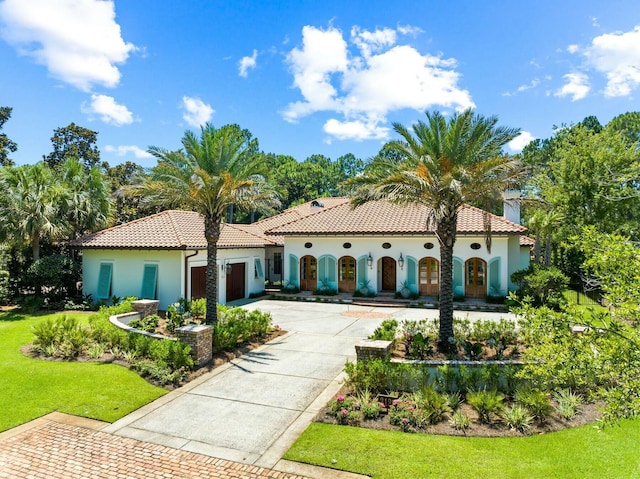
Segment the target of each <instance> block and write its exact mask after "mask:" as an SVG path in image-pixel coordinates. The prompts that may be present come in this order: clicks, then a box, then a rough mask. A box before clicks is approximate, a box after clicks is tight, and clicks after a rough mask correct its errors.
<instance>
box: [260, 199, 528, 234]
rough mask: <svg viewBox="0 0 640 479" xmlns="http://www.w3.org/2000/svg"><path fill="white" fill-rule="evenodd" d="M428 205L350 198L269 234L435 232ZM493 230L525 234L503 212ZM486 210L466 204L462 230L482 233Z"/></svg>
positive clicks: (460, 220) (493, 220)
mask: <svg viewBox="0 0 640 479" xmlns="http://www.w3.org/2000/svg"><path fill="white" fill-rule="evenodd" d="M428 217H429V208H427V207H425V206H422V205H419V204H409V205H404V206H400V205H396V204H393V203H389V202H387V201H371V202H369V203H366V204H364V205H362V206H359V207H357V208H355V209H353V208H352V207H351V205H350V204H349V199H348V198H342V201H337V202H335V204H334V205H333V206H326V207H325V208H322V209H320V211H319V212H318V213H317V214H314V215H310V216H306V217H304V218H293V219H292V220H291V221H290V222H288V223H285V224H282V225H281V226H276V227H272V228H271V229H268V230H266V234H267V235H278V236H287V235H334V234H340V235H344V234H347V235H348V234H358V235H360V234H386V235H400V234H425V233H430V232H432V229H431V228H428V225H427V221H428ZM490 218H491V231H492V232H493V233H496V234H522V233H525V232H526V231H527V229H526V228H525V227H524V226H521V225H518V224H516V223H512V222H511V221H508V220H506V219H504V218H502V217H500V216H496V215H490ZM483 225H484V221H483V211H482V210H480V209H478V208H474V207H473V206H468V205H464V206H463V207H462V208H461V210H460V212H459V214H458V233H459V234H482V233H483V231H484V226H483Z"/></svg>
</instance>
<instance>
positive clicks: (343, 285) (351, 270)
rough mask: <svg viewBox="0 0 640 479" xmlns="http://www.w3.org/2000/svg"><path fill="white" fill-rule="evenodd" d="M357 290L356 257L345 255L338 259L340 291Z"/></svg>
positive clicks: (350, 291)
mask: <svg viewBox="0 0 640 479" xmlns="http://www.w3.org/2000/svg"><path fill="white" fill-rule="evenodd" d="M355 290H356V259H355V258H353V257H352V256H343V257H342V258H340V259H339V260H338V291H339V292H341V293H353V292H354V291H355Z"/></svg>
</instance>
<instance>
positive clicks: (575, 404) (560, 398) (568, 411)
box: [553, 389, 582, 421]
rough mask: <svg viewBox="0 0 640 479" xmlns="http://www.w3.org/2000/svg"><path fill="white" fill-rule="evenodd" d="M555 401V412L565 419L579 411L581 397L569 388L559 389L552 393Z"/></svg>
mask: <svg viewBox="0 0 640 479" xmlns="http://www.w3.org/2000/svg"><path fill="white" fill-rule="evenodd" d="M553 399H554V400H555V401H556V411H557V413H558V414H559V415H560V416H561V417H562V418H564V419H566V420H567V421H569V420H571V419H573V418H574V417H575V416H576V415H577V414H578V412H579V409H580V405H581V404H582V398H581V397H580V396H579V395H578V394H575V393H573V392H572V391H571V390H570V389H561V390H560V391H556V392H554V393H553Z"/></svg>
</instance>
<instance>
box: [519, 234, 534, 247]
mask: <svg viewBox="0 0 640 479" xmlns="http://www.w3.org/2000/svg"><path fill="white" fill-rule="evenodd" d="M535 245H536V240H535V239H533V238H530V237H528V236H525V235H521V236H520V246H528V247H530V248H531V247H533V246H535Z"/></svg>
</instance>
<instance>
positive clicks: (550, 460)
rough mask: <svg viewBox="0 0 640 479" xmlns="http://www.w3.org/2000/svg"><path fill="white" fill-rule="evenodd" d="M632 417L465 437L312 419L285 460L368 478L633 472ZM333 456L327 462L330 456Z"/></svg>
mask: <svg viewBox="0 0 640 479" xmlns="http://www.w3.org/2000/svg"><path fill="white" fill-rule="evenodd" d="M639 438H640V420H635V421H623V422H621V423H620V425H619V426H611V427H608V428H606V429H604V430H602V431H598V430H596V429H594V428H593V427H591V426H583V427H580V428H575V429H567V430H564V431H560V432H556V433H550V434H545V435H540V436H530V437H518V438H466V437H449V436H429V435H423V434H408V433H402V432H389V431H375V430H371V429H364V428H357V427H348V426H337V425H331V424H320V423H313V424H311V426H309V428H308V429H307V430H306V431H305V432H304V433H303V434H302V436H301V437H300V438H299V439H298V440H297V441H296V443H295V444H294V445H293V446H292V448H291V449H290V450H289V452H287V454H286V455H285V457H284V458H285V459H289V460H292V461H299V462H305V463H310V464H316V465H321V466H326V467H333V468H337V469H342V470H346V471H351V472H357V473H360V474H366V475H369V476H372V477H373V478H374V479H396V478H400V477H401V478H403V479H412V478H414V479H418V478H420V479H423V478H442V477H446V478H448V479H451V478H470V477H473V478H492V479H494V478H495V479H501V478H527V479H536V478H572V479H573V478H593V477H599V478H632V477H640V455H639V454H638V451H639V449H638V447H639V446H638V439H639ZM333 460H335V463H332V461H333Z"/></svg>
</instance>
